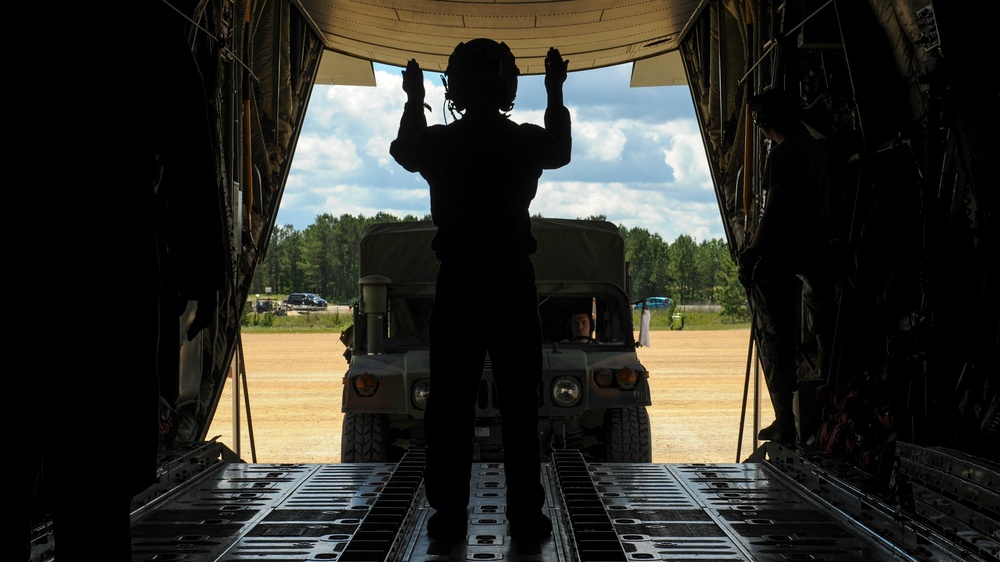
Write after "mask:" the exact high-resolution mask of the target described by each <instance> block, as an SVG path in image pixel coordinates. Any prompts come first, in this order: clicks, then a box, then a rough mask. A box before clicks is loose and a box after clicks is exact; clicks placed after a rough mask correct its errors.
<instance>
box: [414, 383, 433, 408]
mask: <svg viewBox="0 0 1000 562" xmlns="http://www.w3.org/2000/svg"><path fill="white" fill-rule="evenodd" d="M430 393H431V381H430V379H420V380H419V381H417V384H415V385H413V405H414V406H416V407H417V408H420V409H421V410H426V409H427V395H428V394H430Z"/></svg>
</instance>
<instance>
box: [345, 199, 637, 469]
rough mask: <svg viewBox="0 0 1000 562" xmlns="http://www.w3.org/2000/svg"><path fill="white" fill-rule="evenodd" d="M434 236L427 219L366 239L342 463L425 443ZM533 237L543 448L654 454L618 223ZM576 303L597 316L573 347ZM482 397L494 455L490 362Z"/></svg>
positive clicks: (488, 298)
mask: <svg viewBox="0 0 1000 562" xmlns="http://www.w3.org/2000/svg"><path fill="white" fill-rule="evenodd" d="M436 232H437V229H436V227H435V226H434V225H433V224H432V223H431V222H430V221H412V222H399V223H384V224H377V225H374V226H372V227H370V228H369V229H368V230H367V231H366V232H365V233H364V235H363V236H362V238H361V243H360V255H359V258H358V260H359V263H358V265H359V278H360V280H359V289H360V291H359V292H360V295H359V301H358V303H357V304H356V305H355V306H354V307H353V310H354V324H353V326H352V327H351V328H350V333H349V334H346V335H345V337H344V338H343V339H344V340H345V343H346V344H347V345H348V349H347V352H346V353H345V357H346V358H347V360H348V363H349V365H350V367H349V368H348V370H347V373H346V374H345V375H344V388H343V402H342V406H341V408H342V410H343V412H344V422H343V439H342V446H341V460H342V461H343V462H385V461H398V460H399V459H400V458H402V456H403V454H405V453H406V451H408V450H409V449H411V448H419V447H422V446H423V414H424V405H425V404H426V400H427V396H428V393H429V392H431V389H430V388H429V376H430V369H429V367H428V363H429V362H428V355H429V354H428V320H429V318H430V311H431V305H432V302H433V299H434V279H435V276H436V273H437V268H438V262H437V259H436V258H435V257H434V253H433V252H432V251H431V239H432V238H433V237H434V234H435V233H436ZM532 234H533V235H534V236H535V238H536V239H537V240H538V252H537V253H536V254H535V255H534V256H533V262H534V264H535V270H536V281H537V287H538V298H539V303H538V309H539V316H540V317H541V320H542V341H540V342H538V343H539V345H540V346H542V354H543V358H544V371H543V377H542V383H541V385H540V387H539V389H538V393H539V399H540V401H539V404H540V407H539V419H538V422H539V439H541V445H542V451H543V454H545V455H548V454H549V452H551V451H553V450H556V449H574V450H579V451H581V452H582V453H583V454H584V458H587V459H589V460H594V461H604V462H650V461H651V455H652V454H651V437H650V428H649V416H648V414H647V412H646V407H647V406H649V405H650V404H651V402H650V395H649V386H648V384H647V380H646V379H647V377H649V376H650V374H649V372H648V371H647V370H646V369H645V367H643V366H642V364H641V363H640V362H639V359H638V357H637V355H636V347H637V344H636V339H635V333H634V331H633V330H634V328H633V325H632V308H631V299H630V296H629V286H630V282H629V281H630V278H629V273H628V262H627V261H626V259H625V242H624V239H623V238H622V236H621V234H620V232H619V230H618V227H617V226H615V225H614V224H611V223H609V222H606V221H592V220H569V219H546V218H534V219H532ZM473 282H474V280H473ZM503 306H504V295H483V298H482V300H481V301H479V302H470V303H469V313H470V315H475V314H478V313H479V312H481V311H482V310H484V308H486V309H489V310H500V311H502V310H503ZM580 310H584V311H586V312H587V313H589V314H590V315H591V327H592V328H593V333H592V334H591V335H592V337H591V338H590V339H589V340H585V341H583V342H577V343H571V342H569V341H568V339H569V337H570V332H569V326H568V319H569V317H570V315H571V314H573V313H574V312H576V311H580ZM509 329H511V330H516V329H517V326H509ZM640 339H641V338H640ZM456 345H461V342H456ZM469 376H473V374H471V373H470V374H469ZM479 395H480V399H479V402H478V404H477V406H476V413H477V422H476V444H475V451H476V455H477V457H478V459H479V460H484V461H485V460H498V459H501V458H502V457H503V450H502V446H501V439H500V410H499V408H498V407H497V396H496V387H495V385H494V383H493V376H492V369H491V366H490V362H489V359H488V358H487V361H486V364H485V367H484V370H483V373H482V380H481V382H480V394H479Z"/></svg>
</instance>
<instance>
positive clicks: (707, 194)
mask: <svg viewBox="0 0 1000 562" xmlns="http://www.w3.org/2000/svg"><path fill="white" fill-rule="evenodd" d="M590 72H594V73H597V72H601V71H600V70H598V71H588V73H590ZM604 72H605V74H604V75H602V77H597V76H589V75H588V76H587V77H586V79H584V77H583V76H581V75H571V78H572V79H573V80H574V81H575V83H576V84H579V86H580V87H579V88H576V89H574V88H571V87H570V82H569V81H567V92H566V96H567V97H566V103H567V106H568V107H569V109H570V113H571V116H572V119H573V147H574V148H573V161H572V162H571V163H570V164H569V165H567V166H565V167H564V168H562V169H559V170H547V171H546V172H545V173H544V174H543V175H542V178H541V181H540V184H539V189H538V195H537V196H536V198H535V200H534V202H533V203H532V206H531V212H532V213H541V214H543V215H545V216H549V217H566V218H576V217H581V218H582V217H587V216H591V215H606V216H607V217H608V220H610V221H611V222H613V223H615V224H621V225H624V226H626V227H628V228H633V227H640V228H645V229H647V230H649V231H650V232H654V233H658V234H660V236H661V237H663V239H664V240H666V241H668V242H672V241H673V240H674V239H676V237H677V236H679V235H681V234H687V235H690V236H692V237H693V238H695V239H697V240H707V239H711V238H722V237H724V236H725V232H724V230H723V227H722V222H721V218H720V217H719V211H718V204H717V203H716V202H715V195H714V189H713V185H712V180H711V175H710V173H709V170H708V165H707V161H706V158H705V150H704V148H703V146H702V142H701V135H700V133H699V131H698V126H697V123H696V120H695V119H694V110H693V108H692V107H691V104H690V98H689V97H686V96H684V95H679V94H685V93H686V90H684V91H680V90H678V89H677V88H681V87H676V86H675V87H672V88H674V89H669V88H641V89H629V88H628V80H627V76H628V73H627V72H623V71H622V70H621V69H605V70H604ZM375 75H376V81H377V83H378V86H377V87H375V88H371V87H354V86H350V87H349V86H317V87H316V89H315V90H314V92H313V95H312V97H311V99H310V107H309V110H308V113H307V114H306V119H305V124H304V128H303V133H302V134H301V135H300V138H299V141H298V145H297V149H296V154H295V156H294V160H293V162H292V169H291V172H290V175H289V179H288V183H287V185H286V188H285V192H284V197H283V200H282V203H281V210H280V212H279V216H278V224H280V225H284V224H292V225H293V226H294V227H295V228H297V229H300V230H301V229H304V228H305V227H307V226H309V225H310V224H312V222H313V221H314V220H315V217H316V215H318V214H322V213H330V214H333V215H334V216H340V215H342V214H351V215H365V216H371V215H374V214H376V213H378V212H385V213H391V214H394V215H397V216H400V217H402V216H405V215H408V214H410V215H416V216H421V217H422V216H423V215H425V214H427V213H428V212H429V196H428V193H427V186H426V183H425V182H424V181H423V179H422V178H420V176H419V175H417V174H411V173H409V172H407V171H405V170H403V169H402V168H401V167H400V166H399V165H398V164H396V163H395V161H393V160H392V158H391V156H390V155H389V153H388V151H389V143H390V142H392V139H394V138H395V136H396V130H397V128H398V127H399V117H400V114H401V112H402V108H403V104H404V102H405V101H406V95H405V93H404V92H403V91H402V88H401V85H402V78H401V75H400V71H399V69H392V68H389V67H384V66H381V65H376V73H375ZM537 78H538V77H526V78H525V79H522V84H521V85H519V88H518V98H517V100H516V104H515V107H514V110H513V111H512V112H511V119H512V120H514V121H516V122H519V123H522V122H530V123H536V124H539V125H541V124H543V123H544V106H542V105H539V104H544V103H545V96H544V89H543V87H542V82H541V80H540V79H537ZM531 79H536V80H534V81H532V80H531ZM585 84H596V85H597V86H598V87H596V88H595V87H583V86H584V85H585ZM424 87H425V89H426V91H427V96H426V102H427V103H428V105H430V107H431V110H430V111H428V112H425V114H424V115H425V116H426V117H427V120H428V124H443V123H446V122H449V121H451V120H452V119H453V118H452V116H451V115H446V114H445V112H446V110H445V109H444V107H443V101H444V87H443V86H442V84H441V83H440V78H439V74H437V73H434V72H425V73H424ZM536 90H537V91H536ZM637 90H641V91H637ZM598 94H599V96H601V97H600V98H599V97H598ZM644 111H645V112H647V113H648V115H642V113H643V112H644Z"/></svg>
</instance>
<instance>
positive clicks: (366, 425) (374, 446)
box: [340, 414, 391, 463]
mask: <svg viewBox="0 0 1000 562" xmlns="http://www.w3.org/2000/svg"><path fill="white" fill-rule="evenodd" d="M390 445H391V442H390V437H389V415H388V414H344V426H343V431H341V440H340V462H344V463H348V462H388V461H389V446H390Z"/></svg>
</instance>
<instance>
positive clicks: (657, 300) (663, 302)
mask: <svg viewBox="0 0 1000 562" xmlns="http://www.w3.org/2000/svg"><path fill="white" fill-rule="evenodd" d="M673 306H674V301H673V299H671V298H670V297H646V308H648V309H649V310H658V309H661V308H665V309H670V308H673ZM632 308H642V301H639V302H637V303H635V304H634V305H633V306H632Z"/></svg>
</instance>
